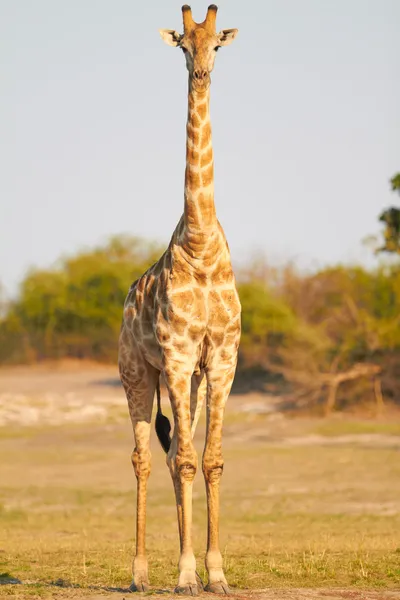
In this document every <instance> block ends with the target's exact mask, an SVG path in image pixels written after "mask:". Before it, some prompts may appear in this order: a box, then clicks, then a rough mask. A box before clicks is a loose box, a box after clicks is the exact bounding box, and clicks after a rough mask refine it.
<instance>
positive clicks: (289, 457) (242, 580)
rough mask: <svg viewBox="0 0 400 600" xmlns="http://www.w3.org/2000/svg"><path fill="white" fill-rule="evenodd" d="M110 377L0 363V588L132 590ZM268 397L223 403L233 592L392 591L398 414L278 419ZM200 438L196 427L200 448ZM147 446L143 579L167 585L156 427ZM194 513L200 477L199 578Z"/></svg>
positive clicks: (166, 506) (225, 539)
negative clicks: (149, 467) (150, 458)
mask: <svg viewBox="0 0 400 600" xmlns="http://www.w3.org/2000/svg"><path fill="white" fill-rule="evenodd" d="M114 376H115V371H110V370H104V369H98V368H97V367H93V369H92V370H87V371H85V372H84V373H83V372H81V371H78V370H76V369H70V370H68V369H64V370H60V371H54V370H51V371H49V372H46V370H43V369H42V370H39V369H38V370H35V369H31V370H15V371H14V370H9V371H3V372H1V371H0V406H1V407H2V412H1V411H0V422H1V419H3V425H2V426H0V456H1V466H0V580H1V579H2V580H3V582H4V583H6V582H7V581H8V578H15V579H18V580H20V581H21V582H22V585H2V586H0V598H8V597H15V598H95V597H96V598H97V597H99V598H103V597H105V596H107V595H110V594H111V595H110V597H113V598H118V597H119V596H120V594H119V593H118V591H113V589H112V588H126V587H127V586H128V585H129V583H130V568H131V561H132V554H133V547H134V511H135V479H134V474H133V469H132V466H131V463H130V453H131V451H132V434H131V427H130V423H129V419H128V416H127V411H126V409H125V405H124V397H123V394H122V391H121V390H120V389H119V388H118V387H114V386H113V385H111V383H112V381H111V379H112V378H113V377H114ZM109 380H110V381H109ZM108 383H109V384H110V385H107V384H108ZM268 402H269V400H268V398H263V397H262V396H256V397H255V396H254V397H251V398H249V397H235V396H233V397H232V399H231V401H230V403H229V407H228V412H227V419H226V428H225V438H224V455H225V461H226V463H225V471H224V476H223V480H222V501H221V512H222V515H221V538H222V545H223V555H224V560H225V569H226V575H227V578H228V580H229V582H230V584H231V587H232V588H233V589H234V590H237V591H239V590H242V593H243V590H247V591H246V594H247V595H250V596H251V592H250V591H248V590H263V589H264V590H265V589H266V588H270V589H271V590H273V593H274V595H271V596H269V595H268V598H269V597H271V598H272V597H274V598H280V597H281V596H280V595H279V594H283V595H282V597H285V598H286V597H287V598H292V597H293V598H303V597H309V598H311V597H313V598H314V597H322V596H323V597H326V598H328V594H329V593H331V592H332V590H335V589H341V590H342V592H339V591H338V592H337V594H338V595H337V596H336V595H335V596H333V595H331V596H329V598H333V597H335V598H336V597H341V598H342V597H343V598H345V597H346V598H350V597H351V598H357V597H359V598H364V597H367V596H365V595H364V594H361V592H360V594H361V595H360V596H358V594H357V591H360V590H376V591H377V594H378V595H374V594H372V593H371V595H370V596H368V597H371V598H375V597H376V598H378V597H384V591H385V590H386V591H392V593H391V594H390V595H389V596H385V597H390V598H394V597H398V595H397V594H396V593H395V592H394V591H395V590H396V589H397V590H399V589H400V427H399V426H398V425H397V423H398V418H397V423H396V415H394V416H393V415H392V416H391V417H390V418H388V417H387V418H386V419H382V420H380V421H372V420H362V419H356V418H352V419H350V418H343V417H336V418H333V419H331V420H329V421H327V420H318V419H310V418H302V419H299V418H298V419H289V418H287V417H285V416H284V415H282V414H281V413H276V412H274V411H270V412H268V410H266V411H265V412H263V411H262V410H261V409H262V407H263V406H264V405H267V404H268ZM15 406H17V409H16V408H15ZM49 406H50V408H51V409H50V408H49ZM255 406H256V407H257V406H258V407H259V409H255V408H254V407H255ZM13 407H14V408H13ZM24 407H25V409H26V415H28V417H26V418H25V419H24V416H23V415H24ZM90 407H92V408H90ZM96 407H97V408H99V407H101V410H96ZM260 407H261V408H260ZM32 411H33V412H32ZM35 411H36V412H35ZM260 413H261V414H260ZM26 415H25V416H26ZM35 415H36V416H35ZM41 415H43V418H41ZM203 438H204V423H203V422H201V423H200V425H199V430H198V433H197V434H196V446H197V447H198V449H199V452H200V451H201V446H202V441H203ZM152 452H153V469H152V475H151V477H150V481H149V496H148V498H149V501H148V554H149V563H150V565H149V566H150V581H151V585H152V587H153V588H154V590H171V589H172V588H173V587H174V585H175V583H176V579H177V560H178V535H177V524H176V513H175V504H174V494H173V491H172V484H171V481H170V477H169V472H168V469H167V467H166V465H165V457H164V456H163V454H162V451H161V450H160V448H159V447H158V444H157V442H156V439H155V436H153V439H152ZM205 508H206V505H205V493H204V485H203V481H202V475H201V473H199V474H198V475H197V477H196V482H195V494H194V543H195V551H196V555H197V557H198V570H199V573H200V575H202V576H204V568H203V560H204V553H205V545H206V510H205ZM299 588H302V589H303V591H301V590H300V591H299ZM313 588H315V589H318V590H320V591H319V592H318V594H317V595H314V592H313V591H312V589H313ZM277 590H282V591H281V592H277ZM296 590H297V591H296ZM307 590H308V591H307ZM324 590H325V591H324ZM343 590H344V591H343ZM306 591H307V593H306ZM350 592H351V594H353V595H348V594H350ZM271 593H272V592H271ZM332 593H333V592H332ZM121 594H122V596H123V595H124V594H123V593H122V592H121ZM266 594H267V592H263V597H265V598H266V597H267V595H266ZM276 594H278V595H276ZM285 594H286V595H285ZM292 594H294V595H292ZM304 594H306V596H304ZM340 594H344V595H340ZM125 595H126V594H125ZM122 596H121V597H122ZM163 597H164V598H165V595H164V596H163ZM242 597H243V596H242Z"/></svg>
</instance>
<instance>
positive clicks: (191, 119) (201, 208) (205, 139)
mask: <svg viewBox="0 0 400 600" xmlns="http://www.w3.org/2000/svg"><path fill="white" fill-rule="evenodd" d="M184 222H185V230H186V232H187V233H188V234H195V235H196V233H197V234H198V233H200V232H202V233H205V234H206V233H210V231H211V230H212V229H214V228H215V227H216V225H217V217H216V213H215V204H214V158H213V148H212V139H211V123H210V90H209V89H208V90H207V91H206V92H203V93H198V92H196V91H195V90H193V89H190V88H189V108H188V121H187V141H186V171H185V211H184Z"/></svg>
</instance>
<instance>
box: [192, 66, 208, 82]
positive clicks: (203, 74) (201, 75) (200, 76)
mask: <svg viewBox="0 0 400 600" xmlns="http://www.w3.org/2000/svg"><path fill="white" fill-rule="evenodd" d="M207 76H208V72H207V71H206V70H204V71H201V70H200V69H196V70H195V71H194V73H193V77H194V78H195V79H196V80H197V81H204V80H205V79H207Z"/></svg>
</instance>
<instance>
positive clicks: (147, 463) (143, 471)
mask: <svg viewBox="0 0 400 600" xmlns="http://www.w3.org/2000/svg"><path fill="white" fill-rule="evenodd" d="M131 460H132V464H133V468H134V470H135V475H136V477H137V478H138V479H139V478H146V479H147V478H148V476H149V475H150V471H151V453H150V451H149V450H148V451H147V452H139V451H138V450H137V448H135V449H134V451H133V452H132V456H131Z"/></svg>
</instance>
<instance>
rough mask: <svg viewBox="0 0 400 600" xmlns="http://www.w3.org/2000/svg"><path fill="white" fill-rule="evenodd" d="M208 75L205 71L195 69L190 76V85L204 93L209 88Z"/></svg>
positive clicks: (209, 80) (209, 79) (209, 78)
mask: <svg viewBox="0 0 400 600" xmlns="http://www.w3.org/2000/svg"><path fill="white" fill-rule="evenodd" d="M210 83H211V77H210V73H209V72H208V71H207V70H205V69H195V70H194V71H193V76H192V84H193V87H194V89H195V90H198V91H205V90H207V89H208V88H209V87H210Z"/></svg>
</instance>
